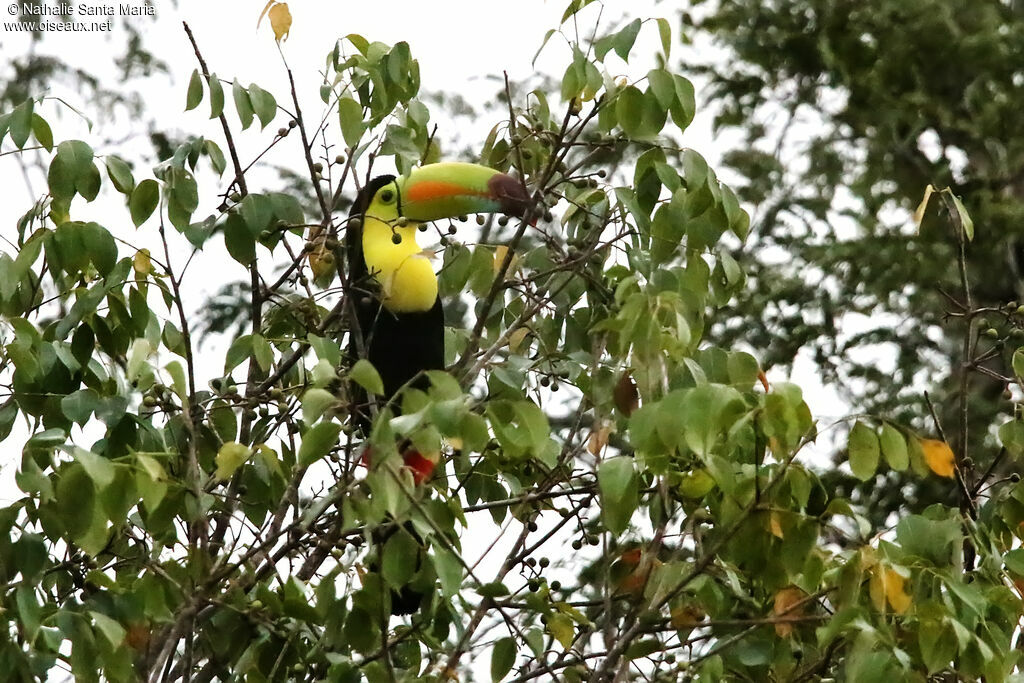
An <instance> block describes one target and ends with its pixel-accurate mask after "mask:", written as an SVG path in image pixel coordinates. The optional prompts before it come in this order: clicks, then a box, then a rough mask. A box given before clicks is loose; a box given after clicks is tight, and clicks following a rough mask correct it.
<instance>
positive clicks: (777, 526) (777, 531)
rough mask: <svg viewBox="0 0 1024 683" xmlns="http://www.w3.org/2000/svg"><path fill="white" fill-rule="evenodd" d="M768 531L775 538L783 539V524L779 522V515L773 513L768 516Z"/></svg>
mask: <svg viewBox="0 0 1024 683" xmlns="http://www.w3.org/2000/svg"><path fill="white" fill-rule="evenodd" d="M768 529H769V530H770V531H771V532H772V536H774V537H775V538H783V537H784V536H783V533H782V524H781V523H780V520H779V513H777V512H773V513H771V515H769V516H768Z"/></svg>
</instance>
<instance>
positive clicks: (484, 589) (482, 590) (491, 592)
mask: <svg viewBox="0 0 1024 683" xmlns="http://www.w3.org/2000/svg"><path fill="white" fill-rule="evenodd" d="M476 592H477V593H479V594H480V595H482V596H484V597H485V598H492V599H493V598H503V597H505V596H506V595H510V594H511V593H512V591H510V590H509V589H508V586H506V585H505V584H503V583H502V582H501V581H491V582H490V583H485V584H483V585H482V586H480V587H479V588H477V589H476Z"/></svg>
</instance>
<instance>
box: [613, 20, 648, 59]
mask: <svg viewBox="0 0 1024 683" xmlns="http://www.w3.org/2000/svg"><path fill="white" fill-rule="evenodd" d="M641 25H642V22H641V21H640V20H639V19H634V20H633V21H631V22H629V23H628V24H626V26H625V28H623V29H622V30H620V31H619V32H618V33H616V34H615V39H614V41H613V47H614V49H615V54H617V55H618V56H619V57H620V58H621V59H622V61H624V62H628V61H629V52H630V50H632V49H633V44H634V43H635V42H636V36H637V34H638V33H640V26H641Z"/></svg>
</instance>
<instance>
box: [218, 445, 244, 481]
mask: <svg viewBox="0 0 1024 683" xmlns="http://www.w3.org/2000/svg"><path fill="white" fill-rule="evenodd" d="M250 455H252V449H251V448H249V447H248V446H245V445H243V444H240V443H238V442H236V441H229V442H228V443H226V444H224V445H223V446H221V447H220V450H219V451H217V459H216V460H217V471H216V473H215V474H214V475H213V476H215V477H216V478H217V479H219V480H221V481H227V480H228V479H230V478H231V477H232V476H233V475H234V474H235V472H236V471H237V470H238V468H239V467H241V466H242V465H243V464H244V463H245V461H246V460H248V459H249V456H250Z"/></svg>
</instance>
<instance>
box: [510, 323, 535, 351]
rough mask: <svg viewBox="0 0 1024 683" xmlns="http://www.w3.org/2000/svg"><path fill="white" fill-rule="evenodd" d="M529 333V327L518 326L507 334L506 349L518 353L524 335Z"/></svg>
mask: <svg viewBox="0 0 1024 683" xmlns="http://www.w3.org/2000/svg"><path fill="white" fill-rule="evenodd" d="M528 334H530V328H528V327H520V328H518V329H516V330H515V331H514V332H512V334H510V335H509V336H508V350H509V351H511V352H512V353H519V350H520V348H521V347H522V345H523V342H524V341H526V336H527V335H528Z"/></svg>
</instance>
